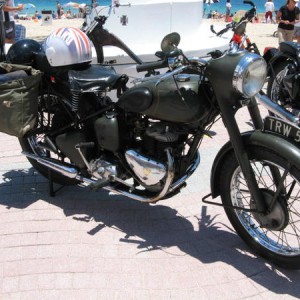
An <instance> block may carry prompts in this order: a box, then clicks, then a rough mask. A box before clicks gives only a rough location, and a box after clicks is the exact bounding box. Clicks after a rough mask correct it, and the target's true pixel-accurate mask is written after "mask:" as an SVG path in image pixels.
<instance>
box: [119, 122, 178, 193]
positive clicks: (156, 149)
mask: <svg viewBox="0 0 300 300" xmlns="http://www.w3.org/2000/svg"><path fill="white" fill-rule="evenodd" d="M178 138H179V135H178V133H176V131H175V130H174V129H172V128H170V127H169V126H167V125H166V124H163V123H159V122H157V123H152V124H151V126H149V127H148V128H147V129H146V131H145V136H144V147H143V148H144V149H143V150H144V153H143V154H142V153H141V151H137V150H133V149H130V150H128V151H126V153H125V157H126V161H127V163H128V165H129V166H130V168H131V169H132V171H133V172H134V173H135V175H136V176H137V177H138V178H139V180H140V182H141V184H142V185H143V186H144V187H145V188H147V189H148V190H151V191H159V190H161V188H162V187H163V185H164V179H165V178H166V176H167V171H168V167H167V162H166V160H167V159H166V158H167V156H166V153H165V151H164V150H165V149H166V148H170V147H171V148H172V147H176V144H177V141H178ZM145 153H146V154H145Z"/></svg>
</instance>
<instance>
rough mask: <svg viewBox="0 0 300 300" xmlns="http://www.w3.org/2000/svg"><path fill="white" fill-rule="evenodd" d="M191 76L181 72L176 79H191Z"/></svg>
mask: <svg viewBox="0 0 300 300" xmlns="http://www.w3.org/2000/svg"><path fill="white" fill-rule="evenodd" d="M190 79H191V76H190V75H189V74H179V75H177V76H176V80H177V81H179V82H186V81H190Z"/></svg>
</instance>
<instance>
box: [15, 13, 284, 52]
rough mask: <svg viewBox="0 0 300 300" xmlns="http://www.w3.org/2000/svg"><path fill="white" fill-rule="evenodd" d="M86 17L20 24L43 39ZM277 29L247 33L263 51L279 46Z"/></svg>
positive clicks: (261, 27) (260, 26)
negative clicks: (275, 35)
mask: <svg viewBox="0 0 300 300" xmlns="http://www.w3.org/2000/svg"><path fill="white" fill-rule="evenodd" d="M83 22H84V19H79V18H78V19H77V18H76V19H55V20H53V22H52V25H44V26H42V25H41V21H39V22H34V20H18V21H17V23H18V24H22V25H24V26H25V27H26V37H27V38H33V39H36V40H43V39H44V38H45V37H46V36H47V35H49V34H50V33H51V32H52V31H53V30H55V29H57V28H60V27H76V28H80V27H81V25H82V23H83ZM203 22H210V23H212V24H215V25H218V26H221V27H222V26H224V27H225V26H226V24H227V23H225V22H224V21H223V20H213V19H203ZM276 29H277V25H276V24H265V23H254V24H252V23H249V24H248V25H247V34H248V36H249V38H250V40H251V41H252V42H255V43H256V44H257V46H258V48H259V50H260V51H261V53H262V52H263V50H264V48H265V47H277V46H278V39H277V38H275V37H273V32H274V31H275V30H276Z"/></svg>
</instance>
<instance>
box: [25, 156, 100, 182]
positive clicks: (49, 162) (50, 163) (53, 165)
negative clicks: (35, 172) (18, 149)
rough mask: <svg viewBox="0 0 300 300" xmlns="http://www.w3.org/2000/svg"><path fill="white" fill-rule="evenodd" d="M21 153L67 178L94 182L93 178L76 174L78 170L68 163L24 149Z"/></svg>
mask: <svg viewBox="0 0 300 300" xmlns="http://www.w3.org/2000/svg"><path fill="white" fill-rule="evenodd" d="M22 154H23V155H25V156H26V157H28V158H31V159H34V160H36V161H37V162H38V163H39V164H41V165H44V166H45V167H47V168H49V169H51V170H53V171H55V172H58V173H60V174H62V175H63V176H66V177H68V178H72V179H76V180H79V181H81V182H86V183H88V184H90V183H95V182H96V181H95V180H91V179H89V178H85V177H82V176H80V175H79V174H78V170H77V169H75V168H73V167H72V166H70V165H67V164H63V163H61V162H59V161H56V160H54V159H51V158H47V157H40V156H37V155H35V154H32V153H29V152H25V151H23V152H22Z"/></svg>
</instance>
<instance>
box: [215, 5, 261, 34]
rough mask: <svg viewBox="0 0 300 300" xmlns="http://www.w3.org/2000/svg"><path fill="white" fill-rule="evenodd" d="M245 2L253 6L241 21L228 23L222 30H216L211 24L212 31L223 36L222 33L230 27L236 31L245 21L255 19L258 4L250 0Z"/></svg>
mask: <svg viewBox="0 0 300 300" xmlns="http://www.w3.org/2000/svg"><path fill="white" fill-rule="evenodd" d="M243 3H244V4H249V5H251V6H252V8H251V9H250V10H248V11H247V12H246V13H245V15H244V16H243V17H242V18H241V19H240V20H239V22H235V21H232V22H231V23H230V24H228V25H226V27H225V28H224V29H222V30H220V31H219V32H216V31H215V30H214V26H213V25H211V26H210V30H211V32H212V33H214V34H215V35H217V36H221V35H222V34H224V33H226V32H227V31H228V30H230V29H233V30H234V31H235V29H236V28H237V27H238V26H239V25H240V24H241V23H243V22H245V21H251V20H252V19H253V17H255V15H256V6H255V4H254V3H253V2H252V1H248V0H244V1H243Z"/></svg>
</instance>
